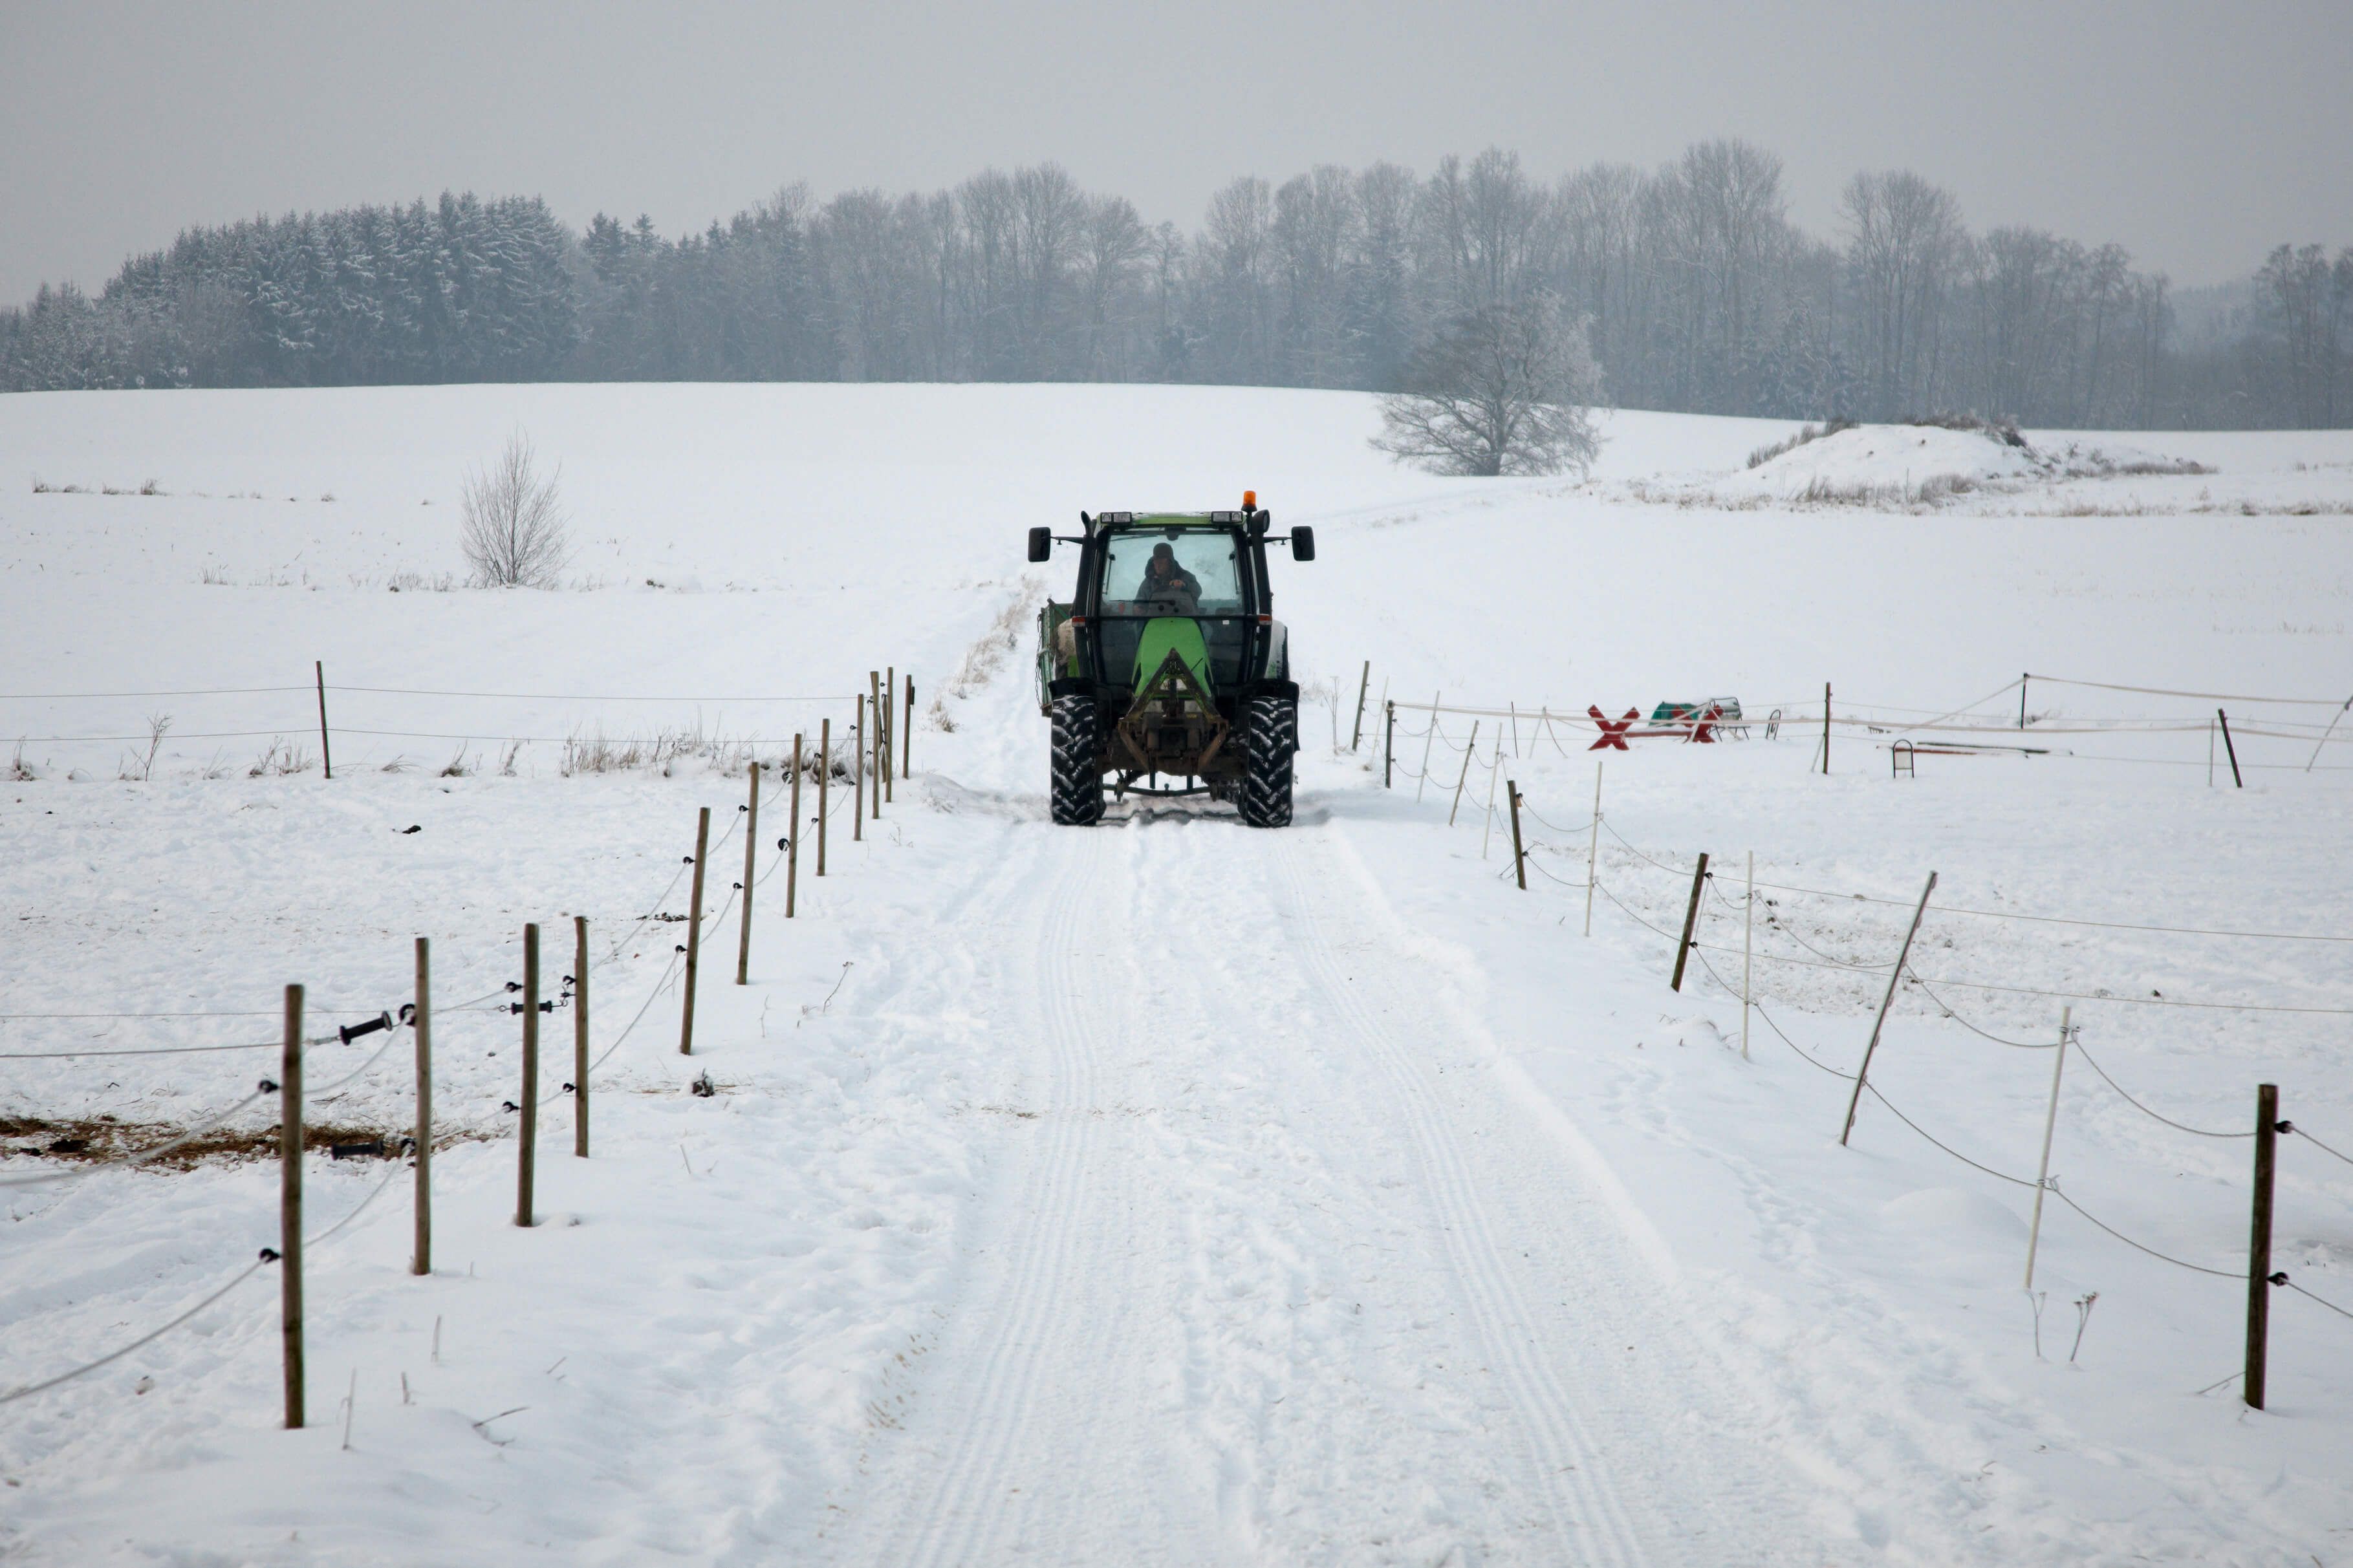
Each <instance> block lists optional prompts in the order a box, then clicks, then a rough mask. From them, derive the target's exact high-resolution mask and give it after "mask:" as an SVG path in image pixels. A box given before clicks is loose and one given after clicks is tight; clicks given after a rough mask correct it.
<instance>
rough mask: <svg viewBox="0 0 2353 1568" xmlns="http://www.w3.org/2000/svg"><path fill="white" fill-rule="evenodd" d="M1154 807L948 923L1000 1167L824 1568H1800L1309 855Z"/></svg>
mask: <svg viewBox="0 0 2353 1568" xmlns="http://www.w3.org/2000/svg"><path fill="white" fill-rule="evenodd" d="M1153 816H1154V817H1155V818H1156V819H1153V820H1143V821H1133V822H1130V823H1127V824H1124V825H1122V824H1116V823H1114V824H1111V825H1106V826H1103V827H1102V828H1099V829H1096V830H1093V831H1071V830H1059V829H1054V828H1050V827H1045V826H1035V827H1029V828H1025V829H1023V830H1018V831H1017V833H1016V835H1015V836H1014V837H1016V838H1017V839H1018V841H1019V842H1018V851H1019V852H1018V853H1015V854H1009V855H1007V856H1005V857H1003V858H999V859H998V860H997V862H996V864H995V868H994V869H993V870H992V871H991V872H990V873H989V874H988V876H987V879H986V880H985V881H984V882H983V883H982V884H980V885H976V886H975V887H973V888H971V889H966V890H965V895H964V897H963V898H962V899H961V900H960V902H961V905H962V918H963V921H964V922H965V929H967V930H969V931H972V933H973V938H974V942H975V951H974V952H972V954H971V961H972V963H974V964H975V965H976V967H981V968H984V969H987V970H993V971H995V972H996V973H997V987H996V991H997V996H998V999H999V1001H1000V1003H1001V1004H1002V1005H1004V1006H1005V1008H1006V1012H1005V1015H1004V1016H1001V1017H1000V1018H998V1019H997V1020H996V1022H997V1026H998V1031H999V1033H1000V1035H1001V1036H1002V1037H1005V1038H1008V1039H1013V1040H1021V1041H1025V1042H1027V1049H1028V1060H1027V1062H1026V1063H1025V1073H1026V1077H1027V1079H1028V1087H1027V1095H1026V1100H1025V1103H1023V1104H1022V1105H1020V1106H1018V1107H1016V1108H1013V1110H1012V1116H1013V1118H1014V1120H1015V1121H1016V1122H1017V1124H1018V1125H1019V1126H1020V1127H1022V1128H1024V1129H1026V1130H1027V1132H1028V1135H1027V1136H1026V1137H1024V1138H1022V1139H1020V1140H1019V1141H1018V1142H1017V1143H1016V1145H1015V1146H1014V1150H1013V1152H1012V1155H1011V1158H1012V1159H1013V1161H1014V1162H1015V1163H1016V1167H1017V1168H1015V1169H1014V1170H1012V1171H1009V1172H1008V1173H1005V1174H1004V1177H1003V1179H1002V1180H1001V1181H1000V1182H999V1183H998V1184H997V1188H996V1194H995V1197H994V1200H993V1202H992V1203H991V1205H990V1209H991V1212H990V1213H989V1214H988V1215H987V1216H986V1218H985V1219H984V1220H983V1221H981V1223H980V1224H979V1225H978V1226H976V1231H975V1235H976V1244H975V1245H974V1247H972V1249H971V1251H970V1255H969V1258H968V1262H967V1264H966V1268H965V1279H963V1281H962V1286H961V1289H960V1291H959V1292H958V1295H957V1298H956V1300H955V1305H954V1306H953V1307H952V1308H951V1309H950V1310H949V1311H948V1312H947V1314H946V1321H944V1323H943V1324H942V1326H941V1331H940V1334H939V1337H938V1341H937V1342H936V1346H935V1347H934V1348H931V1349H930V1352H929V1353H928V1354H926V1355H924V1356H923V1357H922V1358H921V1362H920V1373H919V1374H918V1376H917V1378H916V1380H915V1382H914V1384H913V1394H912V1397H911V1399H910V1400H909V1402H908V1404H909V1408H908V1411H907V1413H906V1417H905V1421H904V1425H903V1430H902V1431H901V1432H899V1433H898V1434H897V1435H896V1436H895V1437H893V1438H891V1439H890V1440H887V1441H885V1442H882V1443H881V1444H880V1445H879V1446H878V1447H877V1448H876V1449H875V1450H874V1452H873V1454H872V1460H871V1479H870V1480H869V1481H868V1483H867V1484H866V1485H865V1486H864V1487H863V1488H862V1489H859V1490H854V1491H852V1492H851V1493H850V1494H849V1495H848V1496H845V1497H842V1498H839V1499H837V1500H835V1501H836V1505H837V1507H836V1509H833V1510H828V1520H829V1521H832V1522H830V1523H829V1524H828V1528H827V1530H826V1531H825V1533H826V1536H827V1538H828V1542H829V1543H830V1544H829V1548H828V1551H829V1555H830V1557H831V1560H833V1561H836V1562H839V1563H982V1562H1003V1561H1009V1560H1017V1559H1018V1560H1024V1561H1039V1562H1058V1563H1059V1562H1068V1563H1214V1562H1224V1561H1233V1560H1244V1561H1251V1560H1266V1561H1282V1562H1324V1561H1350V1562H1355V1561H1367V1562H1385V1561H1398V1562H1417V1563H1437V1562H1459V1563H1482V1562H1495V1563H1512V1562H1528V1563H1535V1562H1577V1563H1628V1564H1631V1563H1677V1562H1725V1561H1730V1560H1732V1557H1733V1556H1734V1555H1737V1556H1738V1557H1739V1558H1740V1560H1742V1561H1747V1562H1757V1561H1777V1560H1780V1559H1781V1558H1783V1557H1788V1558H1789V1559H1791V1560H1797V1559H1799V1558H1807V1559H1809V1560H1810V1555H1811V1554H1810V1552H1808V1551H1807V1548H1808V1546H1809V1543H1810V1542H1813V1543H1816V1545H1817V1547H1818V1542H1819V1531H1818V1530H1809V1529H1807V1528H1805V1527H1804V1526H1803V1525H1802V1524H1801V1523H1800V1522H1799V1518H1800V1515H1799V1510H1798V1509H1797V1508H1796V1507H1795V1506H1794V1505H1793V1504H1792V1502H1791V1499H1792V1498H1793V1497H1803V1496H1805V1495H1806V1494H1807V1491H1808V1489H1807V1487H1806V1486H1805V1485H1804V1484H1803V1483H1802V1482H1801V1481H1800V1480H1799V1479H1798V1478H1796V1477H1795V1476H1793V1475H1791V1474H1790V1473H1788V1471H1787V1470H1786V1469H1785V1468H1783V1467H1782V1466H1781V1465H1779V1464H1778V1462H1777V1461H1776V1459H1775V1458H1773V1456H1772V1446H1771V1445H1770V1443H1769V1442H1767V1440H1766V1439H1765V1437H1764V1436H1763V1435H1762V1434H1761V1433H1760V1432H1759V1431H1758V1430H1757V1428H1756V1426H1755V1425H1754V1423H1753V1422H1752V1421H1751V1419H1750V1418H1749V1416H1748V1415H1747V1414H1746V1410H1745V1408H1744V1406H1743V1405H1742V1402H1741V1400H1740V1398H1739V1396H1738V1394H1737V1393H1736V1390H1735V1389H1734V1387H1733V1385H1732V1380H1731V1379H1729V1378H1728V1377H1727V1376H1726V1375H1725V1373H1724V1372H1723V1371H1722V1370H1721V1369H1720V1368H1718V1367H1716V1366H1714V1365H1712V1364H1710V1363H1709V1362H1708V1361H1707V1359H1706V1358H1705V1357H1704V1355H1702V1354H1700V1353H1699V1352H1696V1351H1695V1350H1694V1338H1693V1335H1692V1334H1691V1333H1690V1332H1688V1331H1685V1330H1684V1329H1683V1327H1682V1326H1680V1325H1679V1323H1678V1313H1677V1310H1676V1309H1675V1307H1674V1305H1673V1303H1672V1300H1670V1299H1669V1296H1668V1293H1667V1291H1666V1289H1665V1288H1664V1287H1663V1285H1662V1281H1661V1279H1659V1278H1658V1276H1657V1275H1656V1274H1655V1273H1654V1272H1653V1271H1652V1269H1651V1267H1650V1266H1649V1264H1648V1263H1647V1262H1646V1261H1645V1260H1644V1259H1643V1258H1642V1257H1641V1256H1640V1254H1639V1251H1638V1248H1637V1247H1636V1245H1635V1244H1634V1243H1633V1242H1632V1241H1631V1240H1630V1238H1629V1237H1628V1236H1627V1235H1626V1234H1624V1233H1623V1231H1622V1230H1621V1229H1620V1223H1619V1221H1618V1219H1617V1217H1616V1215H1615V1213H1614V1211H1613V1209H1612V1206H1611V1205H1609V1203H1608V1202H1607V1201H1606V1199H1605V1198H1604V1197H1603V1195H1602V1194H1599V1193H1597V1192H1596V1191H1595V1190H1594V1186H1593V1178H1592V1177H1591V1176H1590V1175H1589V1174H1588V1172H1587V1170H1586V1169H1585V1168H1584V1167H1582V1166H1581V1165H1580V1163H1579V1162H1578V1161H1577V1159H1576V1158H1575V1157H1574V1154H1573V1152H1571V1151H1570V1150H1569V1149H1567V1148H1565V1147H1564V1146H1563V1145H1562V1144H1561V1143H1560V1142H1558V1141H1557V1138H1558V1136H1560V1134H1559V1133H1558V1132H1557V1131H1556V1129H1553V1128H1547V1127H1545V1126H1541V1125H1539V1124H1538V1123H1537V1122H1536V1121H1535V1119H1534V1118H1533V1116H1532V1115H1531V1113H1530V1112H1529V1111H1527V1110H1525V1109H1524V1108H1523V1107H1522V1106H1521V1105H1520V1104H1517V1103H1514V1100H1513V1099H1512V1097H1511V1095H1510V1092H1509V1089H1507V1087H1506V1086H1504V1084H1502V1083H1500V1082H1499V1081H1498V1080H1497V1078H1496V1075H1495V1073H1494V1071H1493V1067H1494V1062H1495V1057H1494V1052H1493V1048H1492V1047H1491V1046H1490V1045H1489V1044H1488V1042H1487V1041H1486V1040H1485V1038H1484V1037H1483V1033H1482V1030H1481V1029H1480V1028H1479V1026H1477V1025H1476V1024H1475V1023H1473V1022H1472V1021H1471V1019H1470V1017H1469V1015H1468V1014H1467V1012H1466V1010H1464V1009H1462V1008H1461V1007H1460V1006H1459V1005H1456V1004H1455V1002H1454V1001H1453V999H1452V994H1453V988H1454V986H1455V985H1457V984H1460V977H1459V976H1455V975H1452V974H1451V973H1444V972H1443V971H1441V970H1440V969H1438V968H1437V967H1435V966H1434V965H1432V964H1431V963H1428V962H1425V961H1424V960H1423V959H1422V958H1421V957H1420V956H1419V947H1418V944H1417V943H1416V942H1415V941H1414V940H1413V939H1412V937H1411V936H1410V935H1409V933H1408V932H1406V931H1403V930H1402V929H1401V928H1400V927H1399V926H1398V922H1397V921H1396V920H1395V919H1394V917H1393V916H1392V915H1391V914H1390V912H1389V910H1388V907H1387V905H1386V903H1385V902H1384V901H1383V900H1382V898H1381V895H1380V892H1379V890H1378V889H1377V886H1376V885H1375V884H1374V883H1373V882H1372V880H1371V879H1370V878H1369V877H1368V876H1367V875H1366V873H1365V871H1364V868H1362V866H1361V865H1360V864H1359V862H1358V861H1357V859H1356V855H1355V853H1354V851H1353V850H1352V848H1351V847H1349V845H1348V842H1347V840H1346V838H1345V834H1344V833H1343V831H1342V830H1341V829H1340V828H1339V827H1337V826H1334V825H1330V824H1326V825H1324V826H1303V827H1301V828H1299V829H1296V830H1294V831H1293V832H1291V833H1286V834H1272V835H1269V834H1255V833H1249V832H1246V831H1245V830H1242V829H1241V828H1240V827H1238V826H1236V825H1234V824H1233V823H1232V822H1231V821H1230V820H1229V819H1225V818H1222V817H1210V816H1203V817H1193V816H1183V815H1178V816H1171V815H1166V814H1153ZM1017 911H1018V912H1017ZM992 933H995V934H997V935H999V936H1000V938H1001V944H1000V943H999V942H987V938H988V937H989V936H990V935H991V934H992ZM984 943H985V944H986V945H983V944H984ZM948 967H949V968H950V969H951V971H954V970H955V969H956V968H958V967H959V965H957V964H954V963H951V964H950V965H949V966H948ZM1567 1136H1571V1137H1573V1136H1574V1135H1573V1134H1567ZM1736 1532H1737V1533H1736ZM1735 1541H1737V1542H1738V1545H1737V1546H1735V1545H1734V1544H1733V1543H1734V1542H1735Z"/></svg>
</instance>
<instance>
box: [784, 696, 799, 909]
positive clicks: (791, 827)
mask: <svg viewBox="0 0 2353 1568" xmlns="http://www.w3.org/2000/svg"><path fill="white" fill-rule="evenodd" d="M800 879H801V738H800V737H799V736H798V735H795V736H794V737H793V785H792V800H791V805H790V815H789V816H787V817H786V822H785V919H786V920H791V919H792V918H793V905H794V903H795V902H796V901H797V897H796V895H797V888H796V886H795V884H797V882H799V881H800Z"/></svg>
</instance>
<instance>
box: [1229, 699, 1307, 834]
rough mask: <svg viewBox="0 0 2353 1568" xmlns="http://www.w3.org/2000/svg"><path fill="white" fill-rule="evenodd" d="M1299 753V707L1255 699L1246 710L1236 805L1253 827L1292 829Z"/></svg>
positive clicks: (1289, 702)
mask: <svg viewBox="0 0 2353 1568" xmlns="http://www.w3.org/2000/svg"><path fill="white" fill-rule="evenodd" d="M1298 750H1299V704H1298V703H1297V702H1295V701H1293V700H1291V699H1289V698H1286V697H1252V698H1250V700H1248V701H1247V702H1245V703H1244V704H1243V706H1242V759H1243V765H1244V772H1243V774H1242V781H1241V788H1240V790H1239V791H1238V792H1236V794H1235V796H1234V804H1235V805H1236V806H1238V807H1239V808H1240V812H1241V818H1242V821H1243V822H1244V823H1245V824H1247V825H1248V826H1251V827H1288V826H1291V778H1292V757H1293V754H1294V753H1296V752H1298Z"/></svg>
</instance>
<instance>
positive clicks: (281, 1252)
mask: <svg viewBox="0 0 2353 1568" xmlns="http://www.w3.org/2000/svg"><path fill="white" fill-rule="evenodd" d="M278 1270H279V1273H278V1334H279V1339H280V1343H281V1344H282V1346H283V1348H284V1351H285V1360H286V1429H287V1430H288V1431H292V1430H294V1429H295V1428H296V1427H298V1426H301V1425H302V988H301V986H300V985H289V986H288V987H287V988H286V1037H285V1044H284V1047H282V1049H281V1051H280V1056H279V1058H278Z"/></svg>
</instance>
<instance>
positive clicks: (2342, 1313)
mask: <svg viewBox="0 0 2353 1568" xmlns="http://www.w3.org/2000/svg"><path fill="white" fill-rule="evenodd" d="M2280 1283H2281V1284H2283V1285H2284V1286H2286V1287H2287V1288H2288V1289H2291V1290H2293V1291H2295V1293H2296V1294H2297V1295H2299V1296H2301V1297H2303V1298H2304V1299H2305V1300H2307V1301H2317V1302H2319V1303H2320V1304H2321V1305H2322V1306H2324V1307H2326V1308H2327V1309H2328V1310H2330V1311H2332V1312H2334V1313H2336V1314H2337V1316H2338V1317H2340V1318H2343V1319H2345V1320H2346V1321H2348V1322H2353V1312H2348V1311H2347V1310H2345V1309H2344V1308H2342V1307H2340V1306H2338V1305H2337V1303H2336V1302H2334V1301H2332V1300H2328V1299H2327V1297H2325V1296H2316V1295H2314V1294H2313V1293H2312V1292H2311V1291H2309V1290H2307V1289H2305V1288H2304V1287H2303V1286H2301V1285H2299V1284H2297V1283H2296V1282H2295V1280H2293V1279H2283V1280H2281V1281H2280Z"/></svg>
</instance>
